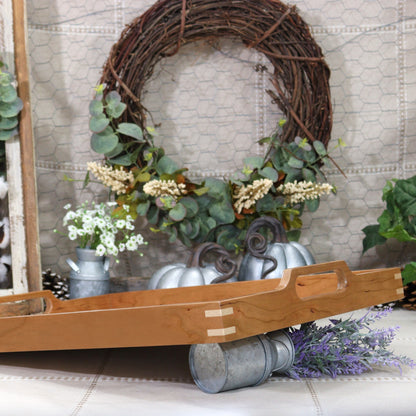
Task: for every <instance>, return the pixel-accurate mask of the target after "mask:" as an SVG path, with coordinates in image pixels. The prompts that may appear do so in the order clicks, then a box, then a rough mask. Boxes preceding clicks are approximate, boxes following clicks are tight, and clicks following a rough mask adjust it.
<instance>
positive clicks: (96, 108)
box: [89, 100, 104, 117]
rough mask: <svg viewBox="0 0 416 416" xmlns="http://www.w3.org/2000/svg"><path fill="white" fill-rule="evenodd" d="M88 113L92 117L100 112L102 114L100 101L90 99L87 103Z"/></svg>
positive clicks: (102, 109) (102, 107) (102, 108)
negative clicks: (88, 103)
mask: <svg viewBox="0 0 416 416" xmlns="http://www.w3.org/2000/svg"><path fill="white" fill-rule="evenodd" d="M89 111H90V115H91V116H93V117H97V116H99V115H100V114H103V111H104V106H103V103H102V102H101V101H98V100H92V101H91V102H90V105H89Z"/></svg>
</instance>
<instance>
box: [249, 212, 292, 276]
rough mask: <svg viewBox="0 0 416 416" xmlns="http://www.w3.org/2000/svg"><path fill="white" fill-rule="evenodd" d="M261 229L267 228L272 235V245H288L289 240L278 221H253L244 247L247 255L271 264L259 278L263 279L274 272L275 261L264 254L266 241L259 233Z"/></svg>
mask: <svg viewBox="0 0 416 416" xmlns="http://www.w3.org/2000/svg"><path fill="white" fill-rule="evenodd" d="M261 228H267V229H268V230H270V231H271V232H272V234H273V241H272V242H273V243H288V242H289V240H288V239H287V236H286V231H285V229H284V227H283V225H282V224H281V222H280V221H279V220H277V219H276V218H273V217H268V216H264V217H260V218H257V219H256V220H254V221H253V222H252V223H251V224H250V227H249V228H248V230H247V235H246V239H245V247H246V250H247V251H248V253H249V254H251V255H252V256H253V257H256V258H258V259H260V260H264V261H266V260H268V261H270V262H271V263H272V266H271V267H269V268H268V269H266V270H265V271H264V272H263V273H262V275H261V278H262V279H264V278H265V277H266V276H267V275H268V274H269V273H271V272H272V271H274V270H276V268H277V260H276V259H275V258H274V257H271V256H266V255H265V254H264V253H265V252H266V250H267V246H268V244H267V239H266V237H264V236H263V235H262V234H260V233H259V230H260V229H261Z"/></svg>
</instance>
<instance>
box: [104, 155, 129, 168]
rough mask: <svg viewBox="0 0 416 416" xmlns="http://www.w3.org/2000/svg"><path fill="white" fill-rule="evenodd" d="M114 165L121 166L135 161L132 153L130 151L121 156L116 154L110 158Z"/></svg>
mask: <svg viewBox="0 0 416 416" xmlns="http://www.w3.org/2000/svg"><path fill="white" fill-rule="evenodd" d="M108 161H109V162H110V163H111V164H113V165H120V166H130V165H131V164H132V163H133V161H132V160H131V155H130V154H129V153H127V154H125V155H121V156H116V157H113V158H111V159H109V160H108Z"/></svg>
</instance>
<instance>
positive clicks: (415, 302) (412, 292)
mask: <svg viewBox="0 0 416 416" xmlns="http://www.w3.org/2000/svg"><path fill="white" fill-rule="evenodd" d="M403 289H404V298H403V299H400V300H399V301H398V302H397V303H398V305H399V306H400V307H402V308H404V309H410V310H412V311H416V280H415V281H414V282H411V283H408V284H407V285H406V286H404V288H403Z"/></svg>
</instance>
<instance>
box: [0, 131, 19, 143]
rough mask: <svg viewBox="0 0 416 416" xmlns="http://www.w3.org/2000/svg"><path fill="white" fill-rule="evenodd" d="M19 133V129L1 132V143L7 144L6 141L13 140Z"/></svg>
mask: <svg viewBox="0 0 416 416" xmlns="http://www.w3.org/2000/svg"><path fill="white" fill-rule="evenodd" d="M18 133H19V130H18V129H17V128H14V129H11V130H0V141H2V142H5V141H6V140H9V139H11V138H12V137H13V136H16V134H18Z"/></svg>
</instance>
